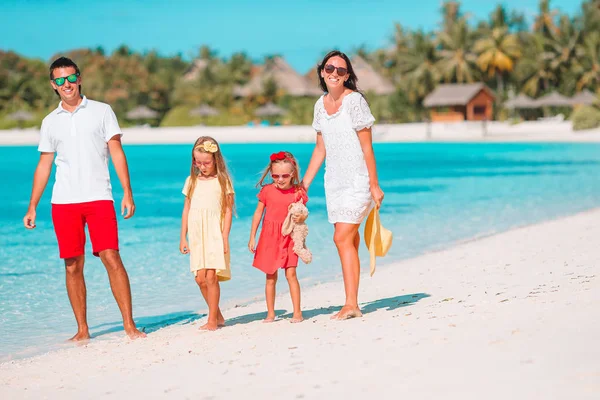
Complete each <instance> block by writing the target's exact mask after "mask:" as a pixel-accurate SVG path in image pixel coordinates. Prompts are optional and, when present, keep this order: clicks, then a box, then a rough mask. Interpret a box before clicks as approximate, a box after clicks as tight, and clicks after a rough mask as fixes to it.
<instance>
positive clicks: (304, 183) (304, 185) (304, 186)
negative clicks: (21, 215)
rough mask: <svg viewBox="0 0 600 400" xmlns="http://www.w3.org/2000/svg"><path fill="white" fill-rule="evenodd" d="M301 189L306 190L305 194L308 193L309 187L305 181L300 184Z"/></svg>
mask: <svg viewBox="0 0 600 400" xmlns="http://www.w3.org/2000/svg"><path fill="white" fill-rule="evenodd" d="M300 187H302V189H304V192H305V193H308V185H307V184H306V182H304V181H302V182H300Z"/></svg>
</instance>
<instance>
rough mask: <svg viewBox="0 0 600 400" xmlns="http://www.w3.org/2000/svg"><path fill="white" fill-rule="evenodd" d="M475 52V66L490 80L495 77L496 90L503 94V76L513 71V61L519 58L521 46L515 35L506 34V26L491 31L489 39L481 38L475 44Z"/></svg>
mask: <svg viewBox="0 0 600 400" xmlns="http://www.w3.org/2000/svg"><path fill="white" fill-rule="evenodd" d="M474 50H475V52H476V53H477V54H478V55H479V56H478V58H477V65H478V66H479V68H480V69H481V71H483V72H487V74H488V76H489V77H490V78H491V77H493V76H496V84H497V86H496V88H497V89H498V91H499V92H500V93H503V92H504V74H505V73H510V72H512V71H513V69H514V65H515V61H516V60H517V59H518V58H519V57H521V44H520V43H519V39H518V37H517V36H516V35H514V34H510V33H509V32H508V27H507V25H499V26H498V27H496V28H493V29H492V32H491V35H490V36H489V37H483V38H481V39H479V40H478V41H477V42H476V43H475V47H474Z"/></svg>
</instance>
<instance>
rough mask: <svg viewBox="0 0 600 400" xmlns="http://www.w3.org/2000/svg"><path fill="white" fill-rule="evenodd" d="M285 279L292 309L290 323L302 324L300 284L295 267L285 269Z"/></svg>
mask: <svg viewBox="0 0 600 400" xmlns="http://www.w3.org/2000/svg"><path fill="white" fill-rule="evenodd" d="M285 277H286V278H287V281H288V285H289V286H290V295H291V296H292V305H293V307H294V314H293V315H292V319H291V322H302V320H303V319H304V318H302V309H301V308H300V283H299V282H298V276H297V275H296V267H289V268H286V270H285Z"/></svg>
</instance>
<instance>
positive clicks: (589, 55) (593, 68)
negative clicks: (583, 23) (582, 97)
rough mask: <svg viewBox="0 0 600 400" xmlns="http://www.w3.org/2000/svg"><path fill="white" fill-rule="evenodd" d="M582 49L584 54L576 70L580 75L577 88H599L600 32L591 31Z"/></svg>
mask: <svg viewBox="0 0 600 400" xmlns="http://www.w3.org/2000/svg"><path fill="white" fill-rule="evenodd" d="M580 49H581V53H582V54H583V56H582V57H581V58H580V63H579V66H578V70H576V73H577V74H578V75H579V79H578V80H577V90H578V91H580V90H582V89H591V90H595V89H598V88H600V33H599V32H591V33H589V34H588V35H587V36H586V37H585V39H584V40H583V44H582V45H581V47H580Z"/></svg>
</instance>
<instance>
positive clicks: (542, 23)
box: [533, 0, 558, 36]
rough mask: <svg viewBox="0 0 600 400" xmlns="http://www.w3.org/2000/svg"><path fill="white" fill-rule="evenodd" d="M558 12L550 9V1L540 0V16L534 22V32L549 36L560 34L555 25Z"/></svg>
mask: <svg viewBox="0 0 600 400" xmlns="http://www.w3.org/2000/svg"><path fill="white" fill-rule="evenodd" d="M557 15H558V11H556V10H551V9H550V0H540V6H539V14H538V15H537V16H536V17H535V20H534V22H533V31H534V32H536V33H541V34H543V35H545V36H549V35H551V34H553V33H557V32H558V27H557V26H556V24H555V23H554V20H555V19H556V16H557Z"/></svg>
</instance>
